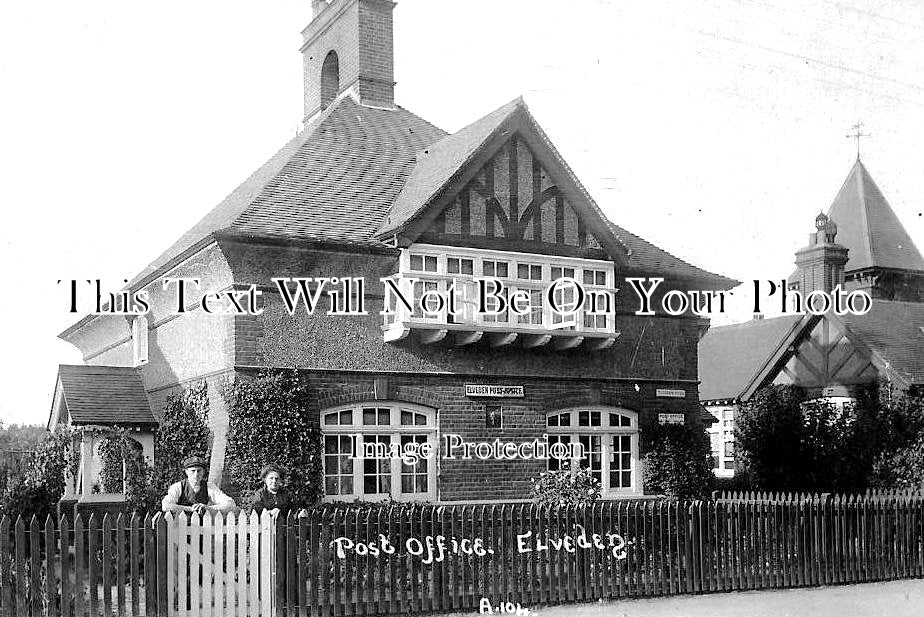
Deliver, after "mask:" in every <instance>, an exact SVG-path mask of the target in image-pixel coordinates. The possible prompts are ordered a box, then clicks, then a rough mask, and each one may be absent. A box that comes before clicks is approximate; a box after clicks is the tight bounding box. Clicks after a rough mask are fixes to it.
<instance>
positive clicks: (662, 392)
mask: <svg viewBox="0 0 924 617" xmlns="http://www.w3.org/2000/svg"><path fill="white" fill-rule="evenodd" d="M655 396H660V397H661V398H686V397H687V391H686V390H671V389H669V388H658V389H657V390H655Z"/></svg>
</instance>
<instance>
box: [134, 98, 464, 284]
mask: <svg viewBox="0 0 924 617" xmlns="http://www.w3.org/2000/svg"><path fill="white" fill-rule="evenodd" d="M445 135H446V133H445V132H444V131H442V130H440V129H438V128H436V127H435V126H433V125H432V124H430V123H428V122H426V121H425V120H422V119H421V118H419V117H417V116H416V115H414V114H412V113H411V112H409V111H407V110H405V109H402V108H400V107H397V108H394V109H381V108H374V107H367V106H363V105H359V104H357V103H356V102H355V101H354V100H353V99H352V98H350V97H349V96H344V97H342V98H340V99H339V100H338V101H336V102H335V103H334V104H333V105H331V106H330V107H329V108H328V109H327V110H326V111H325V112H324V113H323V114H322V115H321V116H319V117H318V118H317V119H316V120H315V121H313V122H312V123H311V124H310V125H309V126H307V127H306V128H305V130H303V131H302V132H301V133H299V134H298V135H297V136H296V137H295V138H293V139H292V140H291V141H290V142H289V143H287V144H286V145H285V146H283V148H282V149H281V150H279V152H277V153H276V154H275V155H274V156H273V157H272V158H271V159H270V160H269V161H267V162H266V163H265V164H264V165H263V166H262V167H260V169H258V170H257V171H256V172H255V173H254V174H253V175H251V176H250V177H249V178H248V179H247V180H246V181H245V182H244V183H243V184H241V185H240V186H239V187H237V188H236V189H235V190H234V191H233V192H232V193H231V194H230V195H228V197H226V198H225V199H224V201H222V202H221V203H220V204H219V205H218V206H217V207H215V208H214V209H213V210H212V211H211V212H209V213H208V214H207V215H206V216H205V217H204V218H203V219H202V220H201V221H199V222H198V223H197V224H196V225H194V226H193V227H192V229H190V230H189V231H188V232H186V233H185V234H184V235H183V237H182V238H180V240H179V241H177V242H176V243H175V244H174V245H173V246H171V247H170V248H169V249H167V250H166V251H165V252H164V253H163V254H162V255H160V256H159V257H158V258H157V259H155V260H154V261H153V262H152V263H151V264H150V265H149V266H148V267H147V268H146V269H145V271H144V272H142V273H141V274H140V275H139V276H138V277H136V279H135V281H133V283H134V282H137V281H138V280H140V279H141V278H143V277H144V276H146V275H147V274H150V273H152V272H154V271H156V270H157V269H158V268H160V267H162V266H163V265H165V264H166V263H167V262H169V261H170V260H171V259H173V258H174V257H176V256H178V255H180V254H181V253H182V252H183V251H184V250H186V249H187V248H189V247H191V246H193V245H194V244H196V243H197V242H198V241H200V240H202V239H204V238H206V237H207V236H208V235H209V234H212V233H215V232H219V231H228V232H236V233H241V234H245V235H254V236H284V237H288V238H294V239H305V240H314V239H317V240H328V241H331V240H334V241H344V242H349V243H371V244H376V245H379V246H381V245H382V243H380V242H378V241H376V240H375V239H374V237H373V236H374V234H375V231H376V230H377V229H378V227H379V225H380V224H381V221H382V219H384V217H385V213H386V212H387V211H388V209H389V208H390V207H391V205H392V203H393V202H394V200H395V198H396V196H397V195H398V193H399V192H400V190H401V188H402V186H404V183H405V180H406V178H407V176H408V174H409V173H410V171H411V169H412V167H413V165H414V162H415V158H416V154H417V152H418V151H420V150H422V149H423V148H425V147H426V146H428V145H430V144H431V143H433V142H434V141H436V140H438V139H440V138H442V137H444V136H445Z"/></svg>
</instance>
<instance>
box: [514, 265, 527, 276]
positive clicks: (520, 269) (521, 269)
mask: <svg viewBox="0 0 924 617" xmlns="http://www.w3.org/2000/svg"><path fill="white" fill-rule="evenodd" d="M517 278H521V279H528V278H529V266H528V265H527V264H517Z"/></svg>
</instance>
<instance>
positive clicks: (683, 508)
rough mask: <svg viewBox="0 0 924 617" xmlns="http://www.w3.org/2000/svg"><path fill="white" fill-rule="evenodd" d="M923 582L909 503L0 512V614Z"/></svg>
mask: <svg viewBox="0 0 924 617" xmlns="http://www.w3.org/2000/svg"><path fill="white" fill-rule="evenodd" d="M373 547H374V550H373ZM922 576H924V497H922V496H921V495H904V494H902V495H896V496H893V497H887V496H883V495H877V496H869V497H867V496H829V497H826V498H824V499H822V498H821V497H820V496H817V495H814V496H813V495H803V496H799V497H798V498H794V499H785V500H776V501H772V500H770V499H752V500H740V501H732V500H719V501H694V502H689V501H668V500H660V501H639V500H632V501H607V502H602V503H601V502H598V503H596V504H594V505H593V506H589V507H547V506H537V505H533V504H493V505H452V506H420V505H400V506H398V505H392V506H385V507H381V508H371V509H370V508H358V507H349V506H341V507H328V506H324V507H318V508H315V509H312V510H308V511H303V512H301V513H300V516H295V515H290V516H289V517H287V518H286V519H285V520H281V519H280V520H276V519H274V518H273V517H272V516H270V515H269V514H268V513H264V514H263V515H261V516H260V517H258V516H256V515H255V514H249V515H245V514H241V515H228V516H220V515H218V516H215V517H212V516H211V515H206V516H205V517H203V518H202V520H199V517H198V516H194V517H191V518H190V517H187V516H186V515H179V516H176V517H174V516H172V515H167V516H164V515H161V514H158V515H156V516H150V515H148V516H146V517H145V518H143V519H142V518H140V517H139V516H137V515H134V516H131V517H126V516H118V517H111V516H108V515H107V516H104V517H102V518H99V517H97V516H95V515H93V516H91V517H90V518H89V519H88V520H87V521H86V522H84V520H83V519H82V518H81V517H77V518H76V519H75V521H74V523H73V525H71V523H70V522H69V520H68V519H67V518H66V517H62V518H60V519H59V520H54V519H52V518H51V517H49V518H47V519H46V521H45V522H44V524H40V522H39V521H38V519H37V518H35V517H33V518H32V519H31V520H30V521H29V522H28V524H27V523H26V521H25V520H24V519H22V518H18V519H17V520H16V522H15V524H11V521H10V519H9V518H8V517H3V518H2V519H0V617H14V616H15V617H26V616H29V617H39V616H40V615H41V616H42V617H46V616H47V617H78V616H79V617H88V616H89V617H100V616H105V617H110V616H112V615H119V616H122V615H130V616H132V617H136V616H137V617H140V616H142V615H145V616H157V617H173V616H182V617H193V616H199V615H208V616H210V617H219V616H224V615H229V616H234V617H243V616H245V615H247V616H254V617H269V616H271V615H272V616H274V617H287V616H292V617H294V616H296V615H297V616H298V617H304V616H308V615H311V616H319V617H320V616H325V617H328V616H334V615H337V616H339V615H405V614H420V613H427V612H440V611H449V610H466V609H469V610H470V609H477V608H479V606H481V605H482V603H483V602H485V601H487V602H489V603H490V604H491V605H492V606H493V607H495V608H496V607H498V606H499V605H500V604H501V603H504V602H519V603H521V604H522V605H523V606H526V607H535V606H539V605H546V604H561V603H568V602H581V601H590V600H596V599H601V598H624V597H642V596H666V595H673V594H682V593H706V592H716V591H731V590H747V589H771V588H787V587H802V586H813V585H826V584H841V583H854V582H867V581H881V580H890V579H896V578H914V577H922Z"/></svg>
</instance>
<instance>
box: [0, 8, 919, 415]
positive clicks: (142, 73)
mask: <svg viewBox="0 0 924 617" xmlns="http://www.w3.org/2000/svg"><path fill="white" fill-rule="evenodd" d="M310 5H311V3H310V1H309V0H298V1H295V0H272V1H271V2H253V1H251V2H244V1H242V0H221V1H220V2H219V1H217V0H196V1H195V2H189V1H188V0H186V1H184V2H180V1H177V0H162V1H161V2H157V3H150V2H144V3H142V2H131V1H129V2H126V1H125V0H119V1H110V0H88V1H87V2H79V3H78V2H69V1H63V0H30V1H29V2H5V3H0V217H2V218H0V280H2V288H0V341H3V348H4V350H5V353H3V354H0V419H2V420H3V421H4V422H5V423H7V424H9V423H13V422H17V423H34V424H44V423H45V422H46V420H47V418H48V411H49V408H50V406H51V398H52V394H53V390H54V382H55V376H56V370H57V365H58V364H61V363H74V364H80V363H81V357H80V354H79V352H77V350H76V349H75V348H73V347H71V346H70V345H68V344H67V343H64V342H63V341H61V340H59V339H58V338H57V335H58V334H59V333H60V332H61V331H62V330H64V329H65V328H66V327H68V326H69V325H71V324H72V323H74V322H75V321H77V317H75V316H74V315H72V314H69V313H68V308H69V307H68V300H67V295H66V293H65V290H64V289H63V288H61V287H60V286H58V285H57V284H56V281H58V280H59V279H64V280H66V279H72V278H76V279H87V278H89V279H97V278H99V279H102V280H103V281H104V284H106V285H107V286H112V287H115V288H118V287H119V286H120V285H121V283H122V281H123V279H125V278H131V277H132V276H133V275H134V274H136V273H137V272H139V271H140V270H141V269H142V268H143V267H144V266H145V265H147V264H148V263H149V262H150V261H151V260H152V259H153V258H154V257H156V256H157V255H158V254H159V253H160V252H161V251H162V250H163V249H164V248H166V247H167V246H168V245H170V244H171V243H173V242H174V241H175V240H176V239H177V238H178V237H179V236H180V235H181V234H182V233H183V232H184V231H186V230H187V229H188V228H189V227H191V226H192V225H193V224H194V223H195V222H196V221H197V220H198V219H199V218H201V217H202V216H203V215H205V214H206V213H207V212H208V211H209V210H210V209H211V208H212V207H214V206H215V205H217V204H218V203H219V202H220V201H221V200H222V199H223V198H224V197H225V196H226V195H227V194H228V193H230V192H231V191H232V190H233V189H234V187H235V186H237V185H238V184H239V183H240V182H242V181H243V180H244V179H245V178H246V177H247V176H248V175H249V174H250V173H251V172H252V171H254V170H255V169H256V168H257V167H259V166H260V165H261V164H262V163H263V162H265V161H266V159H268V158H269V157H270V156H271V155H272V154H273V153H274V152H275V151H276V150H277V149H278V148H279V147H281V146H282V145H283V144H284V143H285V142H286V141H288V140H289V139H290V138H291V137H292V136H293V135H294V134H295V133H296V131H298V129H299V123H300V121H301V119H302V116H303V110H302V83H301V80H302V72H301V70H302V69H301V56H300V54H299V52H298V48H299V46H300V43H301V36H300V31H301V29H302V28H303V27H304V26H305V25H307V24H308V22H309V20H310V17H311V7H310ZM394 16H395V31H394V37H395V80H396V81H397V85H396V90H395V95H396V100H397V102H398V104H400V105H402V106H403V107H405V108H407V109H410V110H411V111H413V112H415V113H416V114H418V115H420V116H422V117H424V118H426V119H427V120H429V121H430V122H432V123H434V124H436V125H437V126H439V127H441V128H443V129H445V130H448V131H456V130H458V129H460V128H462V127H463V126H465V125H467V124H469V123H470V122H473V121H474V120H476V119H478V118H479V117H481V116H482V115H484V114H485V113H487V112H490V111H492V110H493V109H495V108H497V107H499V106H501V105H502V104H504V103H506V102H508V101H509V100H511V99H513V98H515V97H517V96H520V95H522V96H523V97H524V98H525V100H526V103H527V105H528V106H529V108H530V111H531V112H532V114H533V115H534V116H535V117H536V119H537V121H538V122H539V124H540V125H541V126H542V127H543V128H544V130H545V131H546V133H547V134H548V135H549V137H550V138H551V139H552V141H553V143H555V145H556V146H557V148H558V150H559V151H560V152H561V154H562V155H563V156H564V158H565V160H566V161H568V163H569V165H570V166H571V168H572V169H573V170H574V171H575V173H576V174H577V176H578V178H580V180H581V181H582V183H583V184H584V185H585V186H586V187H587V189H588V190H589V192H590V194H591V195H592V196H593V197H594V198H595V200H596V201H597V203H598V204H599V205H600V206H601V208H603V210H604V211H605V212H606V214H607V215H608V216H609V217H610V218H611V219H612V220H613V221H615V222H616V223H617V224H619V225H621V226H623V227H625V228H627V229H629V230H630V231H632V232H633V233H635V234H638V235H641V236H642V237H643V238H645V239H647V240H649V241H651V242H654V243H655V244H657V245H658V246H659V247H661V248H663V249H665V250H667V251H669V252H671V253H673V254H675V255H677V256H679V257H681V258H683V259H685V260H687V261H689V262H691V263H693V264H695V265H697V266H699V267H702V268H705V269H707V270H710V271H713V272H718V273H720V274H724V275H726V276H729V277H732V278H735V279H737V280H740V281H751V280H753V279H777V280H779V279H781V278H783V277H785V276H787V275H788V274H789V273H790V272H791V270H792V269H793V253H794V252H795V251H796V250H797V249H798V248H799V247H801V246H803V245H804V244H806V242H807V236H808V233H809V232H810V231H811V230H812V225H813V221H814V217H815V215H816V214H817V213H818V212H819V211H820V210H826V209H827V208H828V206H829V205H830V203H831V201H832V199H833V198H834V196H835V194H836V193H837V191H838V189H839V188H840V186H841V184H842V183H843V180H844V178H845V177H846V175H847V173H848V171H849V170H850V167H851V166H852V164H853V162H854V160H855V159H856V156H857V152H856V142H855V141H853V140H851V139H848V138H847V137H846V135H847V134H848V133H850V132H851V127H852V126H853V125H854V124H856V123H857V122H858V120H859V121H862V122H863V123H864V132H866V133H869V134H870V137H869V138H865V139H863V140H862V142H861V148H862V160H863V162H864V164H865V165H866V166H867V168H868V169H869V171H870V173H871V175H872V176H873V178H874V179H875V180H876V182H877V184H878V185H879V187H880V188H881V189H882V191H883V193H884V194H885V196H886V198H887V199H888V200H889V203H890V204H891V206H892V208H893V209H894V210H895V212H896V213H897V214H898V217H899V219H900V220H901V221H902V222H903V223H904V225H905V227H906V229H907V230H908V232H909V233H910V234H911V237H912V239H913V240H914V242H915V243H916V244H917V246H918V247H919V248H924V216H922V210H924V165H922V163H924V155H922V154H921V151H920V148H919V147H918V145H919V144H920V143H922V142H924V62H921V59H922V58H924V3H920V2H915V1H910V0H889V1H888V2H885V1H878V2H877V1H871V2H863V3H861V2H856V1H850V0H847V1H844V2H835V1H829V0H819V1H813V2H805V1H799V2H778V1H776V0H774V1H772V2H770V1H768V2H759V1H749V0H714V1H709V2H705V1H683V2H680V1H677V2H673V1H650V2H623V1H619V2H617V1H606V0H571V1H569V2H563V1H561V0H559V1H557V2H552V1H545V0H466V1H465V2H460V1H458V0H455V1H449V0H401V1H400V2H399V3H398V6H397V7H396V9H395V13H394ZM749 310H750V303H749V302H746V301H744V300H743V299H741V300H740V301H739V300H736V301H734V302H732V303H730V306H729V310H728V313H727V314H725V315H722V316H718V317H717V318H716V320H715V321H714V323H726V322H728V321H733V320H742V319H747V318H749V317H750V314H749V313H748V311H749Z"/></svg>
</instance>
